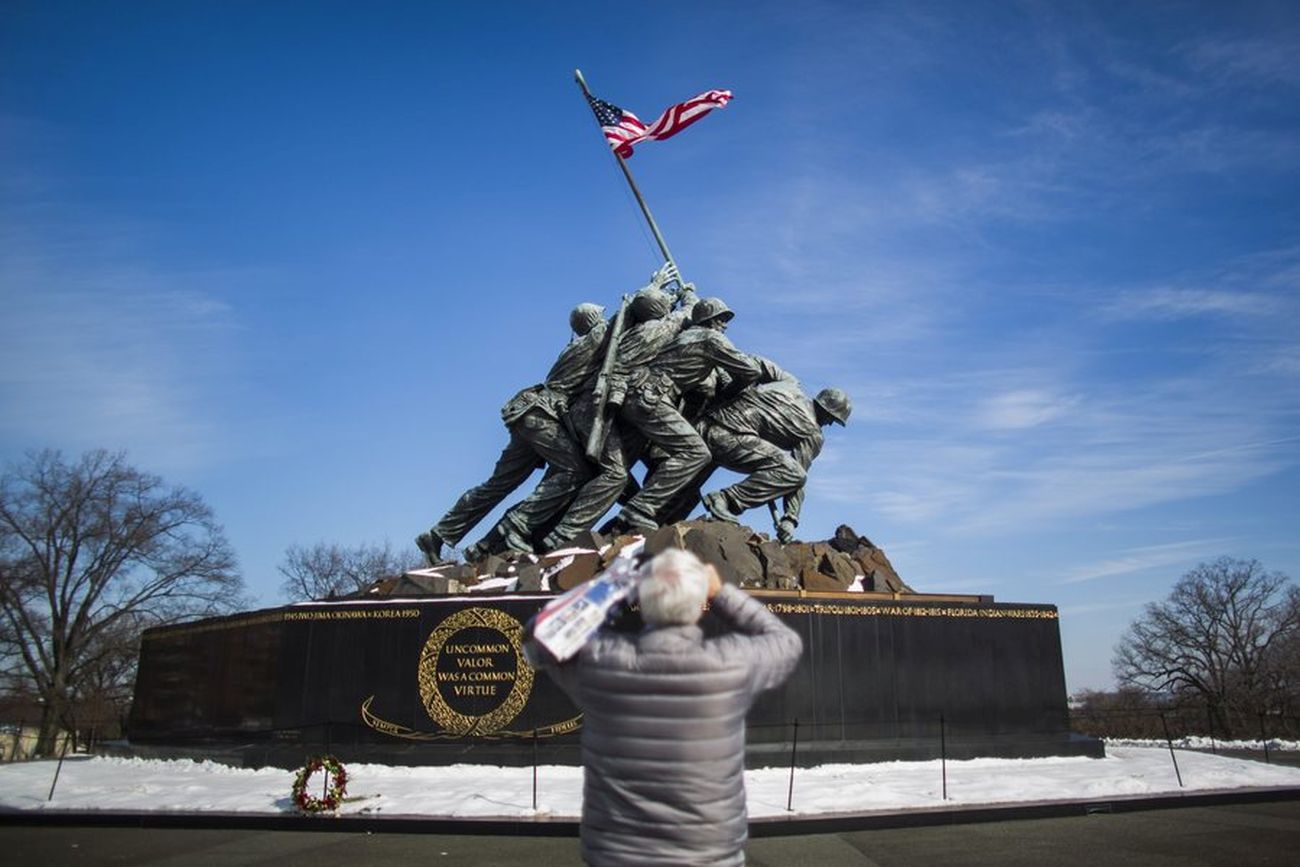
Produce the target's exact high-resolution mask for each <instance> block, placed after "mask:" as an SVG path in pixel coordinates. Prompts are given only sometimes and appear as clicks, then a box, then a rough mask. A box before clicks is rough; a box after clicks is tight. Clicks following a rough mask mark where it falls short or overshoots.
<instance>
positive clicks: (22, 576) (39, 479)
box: [0, 451, 243, 754]
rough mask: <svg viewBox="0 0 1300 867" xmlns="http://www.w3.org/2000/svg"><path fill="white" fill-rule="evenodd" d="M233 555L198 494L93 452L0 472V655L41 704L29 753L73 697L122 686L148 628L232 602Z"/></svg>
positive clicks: (72, 706)
mask: <svg viewBox="0 0 1300 867" xmlns="http://www.w3.org/2000/svg"><path fill="white" fill-rule="evenodd" d="M242 586H243V585H242V581H241V579H240V578H239V576H238V574H237V572H236V568H235V555H234V552H233V551H232V550H231V547H230V544H229V543H228V542H227V541H226V537H225V535H224V533H223V531H222V529H221V527H220V526H219V525H218V524H217V523H216V521H215V520H214V518H213V515H212V510H211V509H210V508H209V507H208V506H207V504H206V503H204V502H203V500H202V499H201V498H200V497H199V495H198V494H196V493H194V492H192V491H189V490H186V489H185V488H180V487H172V486H168V485H166V484H165V483H164V482H163V481H162V479H160V478H158V477H157V476H154V475H150V474H147V473H143V472H141V471H139V470H137V469H135V468H134V467H132V466H129V465H128V464H127V463H126V459H125V457H124V456H123V455H121V454H110V453H108V452H105V451H93V452H89V453H87V454H85V455H83V456H82V457H81V458H80V459H79V460H77V461H76V462H75V463H69V462H67V461H65V460H64V458H63V456H62V455H61V454H60V453H58V452H56V451H43V452H39V453H34V454H30V455H28V456H27V458H26V460H25V461H23V462H22V463H20V464H16V465H14V466H11V467H9V468H8V469H6V471H5V472H4V474H3V475H0V621H2V622H3V627H2V628H0V665H3V666H4V672H3V673H4V675H5V678H6V680H7V681H9V682H11V683H14V682H19V683H24V684H26V685H27V686H28V687H29V688H31V689H32V690H33V691H34V692H35V693H36V695H37V696H39V698H40V700H41V702H42V706H43V712H42V718H41V732H40V737H39V739H38V744H37V751H38V752H40V753H46V754H48V752H49V751H50V750H51V749H52V746H53V743H54V737H55V733H56V732H57V730H58V727H59V726H60V725H66V726H70V727H71V726H72V725H75V715H76V708H77V704H78V702H79V701H81V700H83V699H85V698H86V697H87V696H88V695H89V694H90V693H94V694H95V695H97V696H103V695H105V694H107V693H112V692H113V691H117V692H119V693H120V692H121V691H122V690H124V689H129V683H130V680H131V678H132V677H133V676H134V661H135V657H136V649H137V647H138V643H139V636H140V631H141V630H142V629H144V628H145V627H146V626H151V625H156V624H159V623H167V622H173V621H176V620H178V619H182V618H187V617H193V616H203V615H209V614H216V613H222V612H225V611H229V610H232V609H233V608H235V607H237V606H238V604H239V603H240V602H241V601H242V599H241V590H242Z"/></svg>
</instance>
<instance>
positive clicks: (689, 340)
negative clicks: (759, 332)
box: [610, 298, 762, 532]
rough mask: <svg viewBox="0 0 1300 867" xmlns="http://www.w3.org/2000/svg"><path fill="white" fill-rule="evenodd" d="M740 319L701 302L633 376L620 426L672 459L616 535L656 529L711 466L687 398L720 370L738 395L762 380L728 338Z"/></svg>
mask: <svg viewBox="0 0 1300 867" xmlns="http://www.w3.org/2000/svg"><path fill="white" fill-rule="evenodd" d="M734 316H735V314H734V313H732V312H731V309H730V308H729V307H727V305H726V304H725V303H723V301H722V300H721V299H720V298H706V299H704V300H702V301H700V302H699V303H698V304H696V305H695V306H694V308H693V309H692V310H691V327H690V328H687V329H686V330H685V331H683V332H682V333H681V334H679V335H678V336H677V337H676V338H674V340H673V341H672V343H670V344H668V345H667V346H666V347H664V349H663V351H662V352H660V353H659V354H658V356H657V357H656V358H655V359H654V360H653V361H651V362H650V364H648V365H647V366H645V367H640V368H638V369H636V370H634V371H633V372H632V374H631V375H630V376H629V378H628V392H627V398H626V399H625V400H624V402H623V405H622V408H621V409H620V411H619V422H620V424H621V425H622V426H623V428H624V430H625V431H627V430H635V431H636V432H637V433H639V434H640V435H641V436H642V437H644V439H645V440H646V441H647V442H649V443H652V444H654V445H656V446H658V447H659V448H660V449H662V450H663V452H664V453H666V455H667V457H666V458H665V459H664V460H662V461H659V462H658V463H657V464H656V465H655V466H654V467H653V468H652V469H651V471H650V473H649V475H647V476H646V479H645V484H644V486H643V487H642V488H641V490H640V491H639V492H637V493H636V495H635V496H633V497H632V498H631V499H630V500H628V502H627V503H626V504H625V505H624V506H623V509H622V510H621V511H620V512H619V514H618V515H617V516H616V517H615V519H614V520H613V521H612V522H611V527H610V529H611V530H613V531H615V532H623V531H626V530H653V529H655V528H656V527H657V526H658V522H657V521H656V515H657V514H658V513H659V512H660V511H661V510H662V509H663V508H664V507H665V506H666V505H667V504H668V503H669V502H670V501H671V500H672V499H673V497H674V496H675V495H676V494H677V493H678V492H679V491H680V490H681V489H682V488H684V487H686V486H687V485H689V484H690V483H691V481H692V480H693V479H694V478H695V477H696V476H697V475H698V474H699V473H700V471H701V470H702V469H704V467H705V466H707V465H708V463H709V459H710V454H709V449H708V446H707V445H705V442H704V439H703V438H702V437H701V436H700V434H699V432H698V431H696V430H695V428H694V427H693V426H692V425H691V423H690V422H689V421H687V420H686V418H685V417H684V416H683V415H682V413H681V410H680V409H679V401H680V399H681V397H682V395H683V394H684V393H685V392H687V391H690V390H691V389H694V388H696V387H698V386H700V385H701V384H703V383H704V382H705V381H706V380H708V379H709V377H710V376H713V375H714V370H715V369H721V370H722V371H723V372H724V373H725V374H726V375H727V376H728V377H729V383H730V385H729V387H730V388H732V389H740V388H743V387H744V386H746V385H748V384H749V383H751V382H754V381H755V380H757V379H758V378H759V376H760V375H761V374H762V369H761V368H760V366H759V364H758V362H756V361H755V360H754V359H753V358H752V357H750V356H749V355H746V354H745V353H743V352H741V351H740V350H738V349H737V348H736V347H735V346H733V345H732V343H731V341H730V340H728V339H727V338H726V336H725V334H724V333H723V332H725V331H726V330H727V324H728V323H729V322H730V321H731V319H732V318H733V317H734Z"/></svg>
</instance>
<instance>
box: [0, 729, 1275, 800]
mask: <svg viewBox="0 0 1300 867" xmlns="http://www.w3.org/2000/svg"><path fill="white" fill-rule="evenodd" d="M1177 757H1178V767H1179V770H1181V772H1182V776H1183V782H1184V784H1185V788H1183V789H1181V790H1180V789H1179V787H1178V780H1177V778H1176V777H1175V776H1174V767H1173V764H1172V762H1171V761H1170V757H1169V751H1168V750H1167V749H1166V748H1164V747H1163V746H1161V747H1156V746H1119V745H1116V744H1115V743H1113V742H1112V743H1111V744H1110V745H1108V747H1107V756H1106V758H1104V759H1088V758H1082V757H1069V758H1048V759H972V760H969V761H960V762H958V761H950V762H948V766H947V770H948V800H947V801H946V802H945V801H944V800H943V797H942V782H941V769H940V763H939V761H937V760H935V761H927V762H881V763H877V764H865V765H822V766H821V767H817V768H810V769H799V770H796V771H795V775H794V813H793V814H791V813H788V812H786V798H787V793H788V790H789V785H790V772H789V770H788V769H784V768H768V769H763V770H756V771H747V772H746V774H745V784H746V788H747V789H748V793H749V814H750V816H751V818H759V817H767V816H791V815H798V816H810V815H818V814H824V813H829V812H836V813H845V812H865V811H872V810H900V809H909V808H921V807H939V806H944V805H945V804H946V805H973V804H1006V803H1015V802H1024V801H1046V800H1090V801H1091V800H1105V799H1107V798H1114V797H1121V796H1126V795H1146V794H1156V793H1177V792H1179V791H1183V792H1190V791H1196V790H1206V789H1239V788H1251V787H1266V786H1300V768H1296V767H1283V766H1279V765H1268V764H1264V763H1263V762H1255V761H1249V760H1243V759H1232V758H1226V757H1224V756H1216V755H1210V754H1207V753H1200V752H1189V751H1184V750H1180V751H1178V752H1177ZM55 765H56V763H55V762H54V761H34V762H23V763H19V764H11V765H5V766H0V807H3V808H10V809H14V808H16V809H23V810H40V809H57V810H96V809H101V810H162V811H229V812H253V813H282V812H293V811H294V807H293V805H292V803H291V802H290V798H289V790H290V787H291V786H292V784H293V778H294V775H293V773H292V772H290V771H285V770H279V769H275V768H263V769H261V770H249V769H244V768H231V767H228V766H226V765H220V764H216V763H215V762H206V761H205V762H194V761H190V760H188V759H185V760H178V761H162V760H154V759H120V758H103V757H95V758H87V757H77V758H70V759H68V760H67V761H65V762H64V764H63V770H62V772H61V773H60V775H59V780H58V786H57V788H56V789H55V793H54V798H53V800H51V801H48V802H47V801H46V796H47V795H48V794H49V790H50V783H51V782H52V781H53V779H54V772H55ZM347 769H348V775H349V782H348V799H347V800H346V801H345V803H344V805H343V808H342V810H341V811H340V812H342V813H344V814H349V813H352V814H357V813H365V814H372V815H374V814H379V815H425V816H440V817H453V816H454V817H521V818H526V817H534V816H537V817H558V818H576V817H577V816H578V815H579V814H580V812H581V809H582V771H581V769H579V768H572V767H561V766H555V765H543V766H541V767H539V768H538V769H537V808H536V809H535V810H534V808H533V769H532V768H531V767H527V768H498V767H487V766H481V765H452V766H450V767H436V768H435V767H422V768H404V767H389V766H387V765H363V764H354V765H348V768H347ZM318 779H319V778H318ZM313 791H314V789H313Z"/></svg>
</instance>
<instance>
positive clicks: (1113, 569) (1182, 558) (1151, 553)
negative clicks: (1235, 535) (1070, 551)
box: [1059, 538, 1233, 584]
mask: <svg viewBox="0 0 1300 867" xmlns="http://www.w3.org/2000/svg"><path fill="white" fill-rule="evenodd" d="M1232 541H1233V540H1232V539H1230V538H1220V539H1191V540H1188V541H1184V542H1167V543H1164V544H1161V545H1144V546H1142V547H1140V548H1130V549H1128V550H1127V551H1123V552H1121V554H1120V555H1119V556H1116V557H1110V558H1107V559H1105V560H1102V561H1100V562H1097V563H1090V564H1088V565H1085V566H1077V567H1075V568H1074V569H1072V570H1070V572H1069V573H1068V574H1067V575H1066V577H1065V578H1064V579H1062V580H1061V581H1060V582H1059V583H1061V584H1078V583H1081V582H1084V581H1095V580H1097V579H1098V578H1113V577H1114V576H1116V575H1128V574H1132V573H1134V572H1143V571H1146V570H1148V569H1159V568H1163V567H1166V566H1174V565H1178V564H1187V565H1189V566H1190V565H1191V564H1192V563H1194V562H1195V561H1197V560H1199V559H1201V558H1204V557H1207V556H1210V555H1212V554H1214V553H1216V552H1219V551H1222V550H1223V549H1224V546H1225V545H1228V544H1230V543H1231V542H1232Z"/></svg>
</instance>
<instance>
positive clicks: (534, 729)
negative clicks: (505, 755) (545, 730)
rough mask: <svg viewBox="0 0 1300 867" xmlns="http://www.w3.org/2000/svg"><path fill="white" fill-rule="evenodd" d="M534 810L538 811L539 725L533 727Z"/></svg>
mask: <svg viewBox="0 0 1300 867" xmlns="http://www.w3.org/2000/svg"><path fill="white" fill-rule="evenodd" d="M533 812H534V813H536V812H537V727H536V726H534V727H533Z"/></svg>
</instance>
